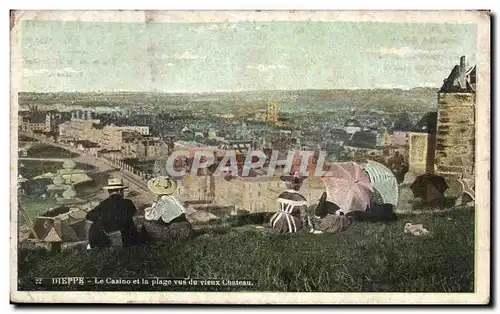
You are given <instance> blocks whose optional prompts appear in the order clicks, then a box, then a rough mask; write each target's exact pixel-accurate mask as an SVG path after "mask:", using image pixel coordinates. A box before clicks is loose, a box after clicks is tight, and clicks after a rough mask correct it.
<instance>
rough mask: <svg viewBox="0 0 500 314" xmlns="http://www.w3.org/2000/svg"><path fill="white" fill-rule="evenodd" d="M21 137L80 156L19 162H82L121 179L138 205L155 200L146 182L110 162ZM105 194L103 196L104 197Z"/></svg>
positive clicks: (68, 148)
mask: <svg viewBox="0 0 500 314" xmlns="http://www.w3.org/2000/svg"><path fill="white" fill-rule="evenodd" d="M20 135H25V136H28V137H32V138H34V139H37V140H38V141H39V143H43V144H47V145H51V146H55V147H59V148H63V149H65V150H68V151H70V152H73V153H76V154H78V155H79V156H78V157H75V158H30V157H21V158H18V159H19V160H51V161H63V162H64V161H66V160H70V159H71V160H73V161H75V162H80V163H85V164H89V165H92V166H94V167H95V168H96V169H97V170H98V171H101V172H104V171H107V172H108V173H109V174H110V176H112V177H115V178H121V179H123V180H124V183H125V184H126V185H127V186H129V189H127V191H129V192H135V193H131V194H132V195H134V196H133V197H131V198H132V199H134V201H136V202H137V203H141V204H142V203H150V202H152V201H153V200H154V199H155V196H154V195H153V194H152V193H151V192H150V191H149V189H148V188H147V185H146V182H144V180H142V179H140V178H137V177H136V176H134V175H132V174H130V173H127V172H124V171H121V169H120V168H119V167H117V166H115V165H113V164H112V163H111V162H110V161H108V160H105V159H101V158H97V157H95V156H92V155H88V154H85V153H83V152H81V151H79V150H78V149H76V148H74V147H69V146H66V145H63V144H61V143H56V142H54V141H50V140H47V139H46V138H43V137H41V136H38V135H32V134H28V133H24V132H20ZM104 195H105V194H103V196H104Z"/></svg>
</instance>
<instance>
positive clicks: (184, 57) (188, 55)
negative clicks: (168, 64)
mask: <svg viewBox="0 0 500 314" xmlns="http://www.w3.org/2000/svg"><path fill="white" fill-rule="evenodd" d="M162 58H163V59H175V60H197V59H206V58H207V56H200V55H197V54H193V53H191V52H189V51H186V52H184V53H182V54H180V53H176V54H174V55H163V56H162Z"/></svg>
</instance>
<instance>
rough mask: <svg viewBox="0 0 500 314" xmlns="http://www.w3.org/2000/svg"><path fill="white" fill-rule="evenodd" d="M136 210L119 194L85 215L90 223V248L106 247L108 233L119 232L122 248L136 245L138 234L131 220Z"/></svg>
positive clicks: (111, 196) (108, 242)
mask: <svg viewBox="0 0 500 314" xmlns="http://www.w3.org/2000/svg"><path fill="white" fill-rule="evenodd" d="M136 212H137V209H136V207H135V205H134V203H132V201H131V200H128V199H125V198H123V196H122V195H119V194H111V195H110V196H109V197H108V198H107V199H105V200H104V201H102V202H101V203H99V205H97V206H96V207H95V208H94V209H92V210H91V211H89V212H88V213H87V220H90V221H92V222H93V223H92V226H91V227H90V230H89V244H90V247H108V246H110V244H111V243H110V239H109V237H108V235H107V234H108V233H110V232H114V231H121V235H122V242H123V245H124V246H131V245H135V244H137V243H138V234H137V229H136V227H135V223H134V220H133V216H134V214H135V213H136Z"/></svg>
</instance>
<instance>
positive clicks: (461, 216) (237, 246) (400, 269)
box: [19, 208, 474, 292]
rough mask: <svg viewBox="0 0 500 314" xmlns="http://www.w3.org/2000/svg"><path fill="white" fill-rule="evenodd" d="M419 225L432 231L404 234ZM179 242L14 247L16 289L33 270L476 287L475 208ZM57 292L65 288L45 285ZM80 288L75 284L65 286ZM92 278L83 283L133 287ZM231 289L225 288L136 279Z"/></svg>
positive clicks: (336, 287)
mask: <svg viewBox="0 0 500 314" xmlns="http://www.w3.org/2000/svg"><path fill="white" fill-rule="evenodd" d="M406 222H412V223H423V224H424V227H425V228H427V229H429V230H430V231H431V235H430V236H424V237H417V236H413V235H410V234H405V233H404V232H403V226H404V224H405V223H406ZM196 234H197V236H196V237H195V238H194V239H192V240H189V241H187V242H183V243H157V244H154V245H150V246H141V247H133V248H122V249H117V250H113V249H110V250H94V251H83V252H69V251H67V252H65V251H63V252H61V253H59V254H52V253H50V252H48V251H43V250H39V251H33V250H27V249H20V251H19V288H20V289H21V290H49V288H47V287H45V288H43V287H40V286H36V285H35V284H34V281H33V279H34V278H35V277H44V278H50V277H66V276H84V277H114V278H118V277H121V278H124V277H169V278H188V277H189V278H197V279H203V278H204V279H230V280H236V279H240V280H241V279H245V280H254V281H255V283H256V285H255V288H254V289H253V290H256V291H288V292H290V291H292V292H293V291H301V292H308V291H314V292H359V291H374V292H384V291H385V292H472V291H473V290H474V209H471V208H469V209H463V210H456V211H454V212H447V213H438V214H436V213H434V214H430V213H429V214H423V215H419V216H409V215H405V216H400V219H399V220H398V221H397V222H394V223H389V224H385V223H365V222H358V223H356V224H354V225H352V226H351V227H350V228H349V229H348V230H347V231H346V232H344V233H342V234H321V235H313V234H307V233H305V234H295V235H277V234H270V233H266V232H262V231H260V230H258V229H255V226H254V225H244V226H239V227H235V226H234V225H232V224H227V223H226V224H221V225H218V226H217V225H214V226H208V225H207V226H205V227H202V228H199V229H197V230H196ZM50 289H52V290H57V289H61V288H50ZM64 289H65V290H66V289H69V290H77V289H78V288H77V287H68V288H66V287H65V288H64ZM137 289H138V288H137V287H134V286H94V287H90V288H89V287H87V288H85V289H84V290H109V291H112V290H115V291H116V290H122V291H126V290H129V291H133V290H137ZM140 289H141V290H142V291H144V290H151V291H158V290H196V291H203V290H204V291H229V290H231V291H235V288H234V287H233V288H227V287H197V288H193V287H172V286H170V287H168V286H167V287H163V286H154V287H141V288H140Z"/></svg>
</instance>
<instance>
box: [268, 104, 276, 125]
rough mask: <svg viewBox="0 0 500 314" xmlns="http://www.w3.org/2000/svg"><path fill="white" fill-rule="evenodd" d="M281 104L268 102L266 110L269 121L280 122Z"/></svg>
mask: <svg viewBox="0 0 500 314" xmlns="http://www.w3.org/2000/svg"><path fill="white" fill-rule="evenodd" d="M278 113H279V105H278V104H273V103H269V104H267V111H266V121H267V122H275V123H276V122H278Z"/></svg>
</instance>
